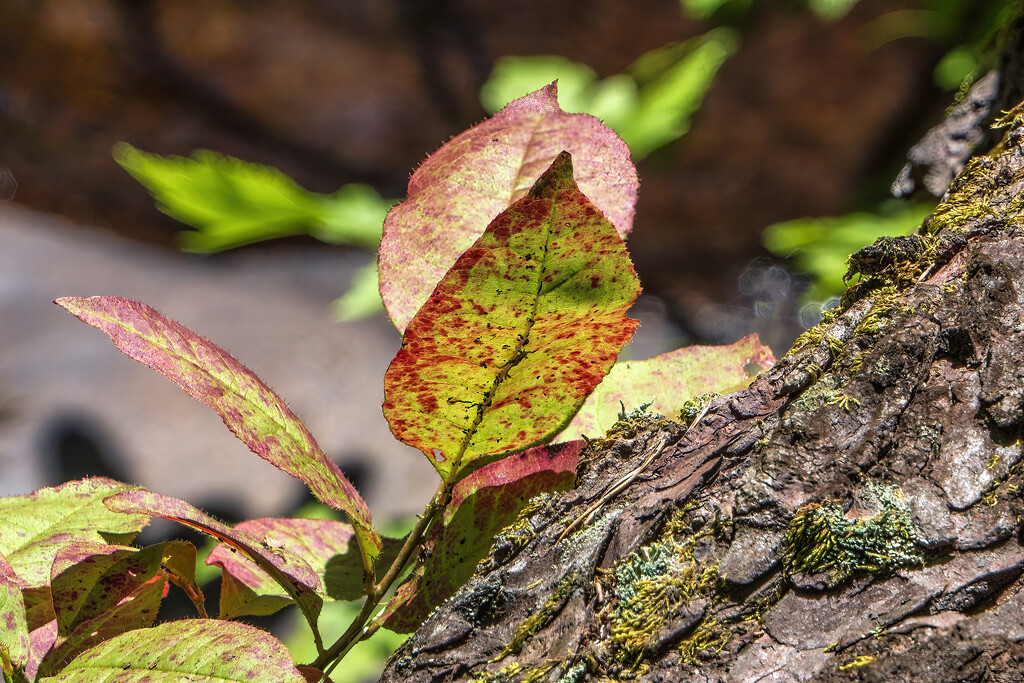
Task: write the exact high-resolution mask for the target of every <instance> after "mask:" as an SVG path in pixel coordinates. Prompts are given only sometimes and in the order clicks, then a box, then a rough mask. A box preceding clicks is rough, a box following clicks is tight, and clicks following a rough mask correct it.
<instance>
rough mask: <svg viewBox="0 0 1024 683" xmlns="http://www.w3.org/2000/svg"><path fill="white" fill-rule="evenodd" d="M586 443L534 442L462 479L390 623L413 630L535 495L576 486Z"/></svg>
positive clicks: (391, 607) (391, 610) (390, 612)
mask: <svg viewBox="0 0 1024 683" xmlns="http://www.w3.org/2000/svg"><path fill="white" fill-rule="evenodd" d="M583 446H584V443H583V441H573V442H571V443H567V444H560V445H558V446H538V447H536V448H531V449H530V450H528V451H525V452H523V453H520V454H518V455H513V456H511V457H508V458H504V459H503V460H499V461H498V462H494V463H491V464H490V465H486V466H484V467H481V468H480V469H479V470H477V471H476V472H474V473H473V474H471V475H469V476H468V477H466V478H465V479H463V480H462V481H460V482H459V483H458V484H456V485H455V488H454V489H453V491H452V501H451V503H450V504H449V505H448V507H447V508H446V509H445V514H444V519H443V521H442V524H437V525H435V526H434V527H433V528H432V529H431V532H430V534H429V535H428V537H427V539H426V542H425V548H426V552H424V553H423V554H424V556H425V558H426V559H425V560H424V561H423V563H422V564H420V565H419V566H418V567H417V569H416V571H415V573H413V574H412V575H411V576H410V577H409V578H408V579H407V580H406V582H405V583H403V584H402V585H401V586H399V588H398V590H397V591H396V592H395V596H394V598H393V599H392V600H391V602H390V603H389V604H388V607H387V617H386V621H385V622H384V625H385V626H386V627H387V628H389V629H391V630H392V631H396V632H398V633H409V632H411V631H414V630H415V629H416V628H417V627H418V626H419V625H420V624H421V623H423V621H424V620H425V619H426V618H427V616H428V615H429V614H430V612H431V611H433V609H434V608H435V607H437V606H438V605H440V604H441V603H442V602H444V601H445V600H447V599H448V598H449V597H451V596H452V595H454V594H455V591H457V590H458V589H459V588H460V587H461V586H462V585H463V584H464V583H466V581H468V580H469V578H470V577H471V576H472V575H473V570H474V569H475V568H476V566H477V564H478V563H479V562H480V560H482V559H483V558H484V557H486V555H487V553H488V551H489V550H490V549H491V546H492V545H494V537H495V536H496V535H497V534H498V532H499V531H500V530H501V529H503V528H504V527H506V526H508V525H509V524H511V523H512V522H513V521H515V519H516V517H517V516H518V515H519V512H520V511H521V510H522V509H523V508H524V507H525V506H526V504H527V503H528V502H529V500H530V499H531V498H533V497H534V496H537V495H540V494H541V493H549V492H553V491H562V490H566V489H568V488H570V487H571V486H572V484H573V482H574V480H575V478H576V466H577V465H578V464H579V459H580V454H581V453H582V451H583Z"/></svg>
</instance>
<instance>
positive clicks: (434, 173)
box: [380, 83, 638, 332]
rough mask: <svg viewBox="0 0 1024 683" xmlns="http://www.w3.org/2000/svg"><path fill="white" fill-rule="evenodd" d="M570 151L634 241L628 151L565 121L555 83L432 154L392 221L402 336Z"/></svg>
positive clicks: (595, 197)
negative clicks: (484, 237) (503, 216)
mask: <svg viewBox="0 0 1024 683" xmlns="http://www.w3.org/2000/svg"><path fill="white" fill-rule="evenodd" d="M562 150H567V151H568V152H569V153H571V154H572V155H573V156H574V157H575V158H576V169H577V173H576V177H577V179H578V181H579V185H580V189H581V190H582V191H583V192H584V193H585V194H586V195H587V196H588V197H590V199H591V201H592V202H593V203H594V204H595V205H596V206H597V208H598V209H600V210H601V211H602V212H603V213H604V215H605V216H607V217H608V219H609V220H611V222H612V223H613V224H614V225H615V227H616V229H618V231H619V234H620V235H623V236H624V235H626V234H627V233H628V232H629V231H630V229H631V228H632V226H633V212H634V206H635V205H636V191H637V184H638V183H637V176H636V169H635V168H634V167H633V162H632V161H631V160H630V155H629V148H628V147H627V146H626V143H624V142H623V141H622V140H621V139H620V138H619V137H618V136H617V135H616V134H615V132H614V131H612V130H611V129H610V128H608V127H606V126H605V125H604V124H602V123H601V122H600V121H599V120H598V119H596V118H594V117H593V116H590V115H589V114H567V113H566V112H564V111H562V109H561V108H560V107H559V106H558V91H557V88H556V85H555V84H554V83H552V84H551V85H548V86H546V87H544V88H541V89H540V90H538V91H536V92H534V93H531V94H529V95H527V96H525V97H522V98H520V99H518V100H515V101H514V102H511V103H509V104H508V105H507V106H506V107H505V108H504V109H502V110H501V111H500V112H498V113H497V114H496V115H495V116H493V117H492V118H490V119H487V120H486V121H484V122H483V123H480V124H479V125H476V126H474V127H473V128H470V129H469V130H467V131H465V132H464V133H462V134H460V135H457V136H456V137H454V138H452V139H451V140H450V141H449V142H447V143H446V144H445V145H444V146H442V147H441V148H440V149H439V150H437V151H436V152H434V153H433V154H432V155H431V156H430V157H429V158H428V159H427V160H426V161H424V162H423V165H422V166H420V167H419V168H418V169H417V170H416V172H415V173H413V175H412V178H411V179H410V180H409V196H408V198H407V199H406V200H405V201H404V202H402V203H401V204H399V205H397V206H395V207H394V208H392V209H391V211H390V212H389V213H388V215H387V218H386V219H385V220H384V238H383V240H382V241H381V245H380V291H381V296H382V298H383V299H384V305H385V307H386V308H387V311H388V315H389V316H390V317H391V320H392V322H394V324H395V326H396V327H397V328H398V330H399V332H403V331H404V330H405V328H406V326H407V325H408V324H409V321H410V320H412V317H413V315H415V313H416V311H417V310H418V309H419V308H420V306H421V305H423V303H424V302H425V301H426V300H427V298H428V297H429V296H430V293H431V292H432V291H433V289H434V285H436V284H437V282H438V281H439V280H440V279H441V277H442V276H443V275H444V274H445V273H446V272H447V271H448V269H449V268H451V266H452V264H453V263H455V261H456V259H458V258H459V255H460V254H462V253H463V252H464V251H465V250H466V249H467V248H469V246H470V245H472V244H473V242H474V241H476V239H477V238H479V237H480V235H481V233H483V231H484V228H486V227H487V225H488V224H489V223H490V222H491V221H492V220H493V219H494V217H495V216H497V215H498V214H499V213H500V212H501V211H504V210H505V209H506V208H508V207H509V206H510V205H511V204H512V203H513V202H515V201H516V200H518V199H520V198H522V197H523V196H524V195H526V193H527V191H528V190H529V189H530V187H531V186H532V185H533V184H534V182H535V181H536V180H537V178H538V177H540V175H541V174H542V173H543V172H544V171H546V170H547V168H548V166H550V164H551V162H552V161H553V160H554V158H555V157H556V156H557V155H558V153H559V152H561V151H562Z"/></svg>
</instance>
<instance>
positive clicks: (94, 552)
mask: <svg viewBox="0 0 1024 683" xmlns="http://www.w3.org/2000/svg"><path fill="white" fill-rule="evenodd" d="M179 556H183V557H181V558H179ZM195 556H196V552H195V547H194V546H192V544H191V543H187V542H185V541H168V542H164V543H158V544H156V545H151V546H147V547H145V548H142V549H137V548H126V547H123V546H110V545H103V544H96V543H82V542H75V543H70V544H68V545H67V546H65V547H64V548H62V549H61V550H60V552H58V553H57V557H56V558H55V559H54V562H53V569H52V571H51V574H52V579H51V581H50V590H51V594H52V600H53V607H54V611H55V614H56V618H57V626H58V635H61V636H66V635H68V634H70V633H71V632H73V631H74V630H75V629H77V628H78V627H79V626H80V625H81V624H82V623H83V622H86V621H88V620H91V619H95V618H96V617H98V616H100V615H102V614H104V613H106V612H109V611H110V610H112V609H113V608H114V607H116V606H118V605H119V604H121V603H122V601H124V600H125V599H126V598H128V597H129V596H130V595H132V594H133V593H134V592H136V591H138V590H139V589H140V588H141V587H142V586H143V585H144V584H146V583H149V582H150V581H152V580H153V579H154V578H155V577H156V576H157V575H158V574H160V575H161V576H162V574H161V569H162V567H163V566H165V564H175V563H178V564H180V563H181V562H182V561H183V560H184V559H187V558H189V557H191V559H192V562H193V566H194V563H195Z"/></svg>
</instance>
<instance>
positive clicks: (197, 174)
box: [114, 142, 390, 252]
mask: <svg viewBox="0 0 1024 683" xmlns="http://www.w3.org/2000/svg"><path fill="white" fill-rule="evenodd" d="M114 160H115V161H116V162H117V163H118V164H120V165H121V166H122V168H124V170H126V171H127V172H128V173H129V174H131V176H132V177H133V178H135V179H136V180H137V181H139V182H140V183H141V184H142V185H144V186H145V187H146V189H148V190H149V192H150V194H152V195H153V198H154V199H156V201H157V208H159V209H160V210H161V211H163V212H164V213H166V214H167V215H168V216H170V217H171V218H174V219H176V220H179V221H181V222H182V223H186V224H188V225H191V226H192V227H194V228H196V229H197V230H196V231H195V232H182V233H180V234H179V237H180V238H181V242H182V245H183V248H184V249H185V250H186V251H198V252H211V251H221V250H223V249H231V248H233V247H239V246H242V245H244V244H251V243H253V242H260V241H263V240H269V239H274V238H277V237H286V236H289V235H296V234H302V233H306V232H308V233H310V234H312V235H313V236H314V237H317V238H319V239H322V240H324V241H328V242H334V243H340V244H353V245H358V246H365V247H376V246H377V244H378V242H379V241H380V234H381V223H382V222H383V220H384V215H385V214H386V213H387V210H388V206H389V205H390V202H387V201H385V200H383V199H381V198H380V195H378V194H377V193H376V192H375V191H374V190H373V188H371V187H369V186H366V185H346V186H344V187H342V188H341V189H340V190H338V191H337V192H336V193H334V194H333V195H323V194H318V193H315V192H309V191H307V190H305V189H303V188H302V187H299V185H297V184H296V183H295V181H293V180H292V179H291V178H289V177H288V176H286V175H285V174H283V173H281V171H279V170H277V169H276V168H273V167H271V166H263V165H261V164H253V163H249V162H245V161H242V160H241V159H235V158H233V157H228V156H223V155H221V154H217V153H216V152H210V151H207V150H197V151H195V152H193V153H192V156H191V158H185V157H179V156H170V157H162V156H159V155H157V154H148V153H146V152H143V151H141V150H138V149H135V148H134V147H132V146H131V145H129V144H127V143H123V142H122V143H120V144H118V145H116V146H115V147H114Z"/></svg>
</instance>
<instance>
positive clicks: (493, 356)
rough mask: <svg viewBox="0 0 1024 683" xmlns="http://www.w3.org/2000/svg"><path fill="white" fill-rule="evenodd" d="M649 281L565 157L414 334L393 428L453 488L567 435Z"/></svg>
mask: <svg viewBox="0 0 1024 683" xmlns="http://www.w3.org/2000/svg"><path fill="white" fill-rule="evenodd" d="M639 293H640V283H639V281H638V280H637V276H636V272H635V271H634V270H633V265H632V263H631V262H630V260H629V256H628V255H627V254H626V247H625V244H623V242H622V238H621V237H619V235H618V233H617V232H616V231H615V228H614V227H613V226H612V224H611V223H610V222H609V221H608V219H606V218H605V217H604V216H603V215H602V214H601V212H600V211H599V210H598V209H597V208H596V207H595V206H594V205H593V204H591V203H590V201H589V200H588V199H587V197H586V196H585V195H584V194H583V193H582V192H580V190H579V188H578V187H577V186H576V183H575V182H574V181H573V172H572V159H571V157H570V156H569V154H567V153H564V152H563V153H562V154H560V155H559V156H558V158H557V159H556V160H555V162H554V163H553V164H552V165H551V168H550V169H548V170H547V171H546V172H545V173H544V175H542V176H541V177H540V179H539V180H538V181H537V183H536V184H535V185H534V187H533V189H531V190H530V193H529V194H528V195H527V196H525V197H523V198H522V199H520V200H519V201H517V202H516V203H515V204H513V205H512V206H511V207H509V208H508V210H506V211H504V212H503V213H502V214H501V215H499V216H498V217H497V218H495V219H494V221H493V222H492V223H491V224H490V225H489V226H488V227H487V230H486V231H485V232H484V234H483V235H482V236H481V237H480V239H478V240H477V241H476V242H475V243H474V244H473V246H472V247H470V248H469V249H468V250H467V251H466V252H465V253H464V254H463V255H462V256H461V257H459V259H458V261H456V262H455V265H454V266H452V268H451V270H449V271H448V273H447V274H446V275H445V276H444V278H442V280H441V282H440V283H439V284H438V285H437V287H436V289H435V290H434V293H433V294H431V296H430V298H429V300H428V301H427V303H425V304H424V305H423V307H422V308H421V309H420V311H419V312H418V313H417V314H416V317H415V318H414V319H413V321H412V322H411V323H410V324H409V327H408V329H407V330H406V333H405V337H404V339H403V341H402V347H401V349H400V350H399V351H398V354H397V355H396V356H395V359H394V360H393V361H392V362H391V366H390V367H389V368H388V371H387V374H386V375H385V377H384V394H385V397H386V398H385V401H384V415H385V416H386V417H387V419H388V421H389V422H390V424H391V431H392V432H393V433H394V434H395V436H396V437H397V438H398V439H400V440H401V441H404V442H405V443H407V444H409V445H411V446H414V447H415V448H418V449H419V450H421V451H422V452H423V453H424V454H426V455H427V457H428V458H429V459H430V461H431V463H432V464H433V465H434V467H435V468H436V469H437V470H438V472H439V473H440V474H441V476H442V478H443V479H444V480H445V481H452V480H454V479H457V478H458V477H459V476H461V475H463V474H465V473H467V472H468V471H471V470H472V469H474V468H475V467H478V466H480V465H482V464H485V463H486V462H487V461H488V460H492V459H494V457H495V456H496V455H498V454H503V453H510V452H513V451H518V450H523V449H525V448H528V447H530V446H534V445H537V444H540V443H544V442H545V441H546V440H547V439H549V438H550V437H552V436H553V435H555V434H556V433H558V432H559V431H560V430H561V429H562V428H564V426H565V425H566V424H567V423H568V422H569V419H570V418H571V417H572V415H573V414H574V413H575V412H576V411H577V410H578V409H579V407H580V405H581V404H582V403H583V400H584V398H586V396H587V394H589V393H590V392H591V390H593V388H594V387H595V386H597V384H598V382H600V381H601V379H602V378H603V377H604V376H605V374H606V373H607V372H608V369H609V368H610V367H611V365H612V364H613V363H614V362H615V358H616V356H617V355H618V353H619V349H621V348H622V345H623V344H625V343H626V342H627V341H628V340H629V339H630V337H631V336H632V334H633V331H634V330H635V329H636V326H637V322H636V321H635V320H632V319H630V318H628V317H626V310H627V309H628V308H629V307H630V305H632V303H633V301H634V300H635V299H636V297H637V296H638V295H639Z"/></svg>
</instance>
